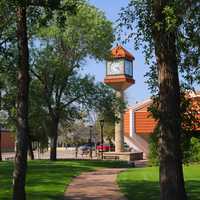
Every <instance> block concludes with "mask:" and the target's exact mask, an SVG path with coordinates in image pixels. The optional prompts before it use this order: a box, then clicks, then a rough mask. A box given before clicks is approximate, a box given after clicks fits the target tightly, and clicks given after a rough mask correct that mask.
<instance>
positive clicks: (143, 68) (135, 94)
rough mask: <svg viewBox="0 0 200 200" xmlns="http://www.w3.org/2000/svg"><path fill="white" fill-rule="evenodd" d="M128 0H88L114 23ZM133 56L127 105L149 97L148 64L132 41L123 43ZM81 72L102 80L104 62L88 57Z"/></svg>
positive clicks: (126, 92)
mask: <svg viewBox="0 0 200 200" xmlns="http://www.w3.org/2000/svg"><path fill="white" fill-rule="evenodd" d="M128 1H129V0H89V2H90V4H92V5H94V6H95V7H97V8H98V9H100V10H102V11H103V12H104V13H105V15H106V17H107V18H108V19H109V20H110V21H112V22H113V23H115V21H116V20H117V19H118V13H119V12H120V9H121V8H122V7H125V6H126V5H127V4H128ZM123 46H124V47H125V48H126V49H127V50H128V51H129V52H130V53H132V54H133V55H134V57H135V61H134V62H133V78H134V79H135V84H134V85H132V86H131V87H130V88H128V89H127V90H126V91H125V99H126V100H127V101H128V104H129V105H134V104H135V103H136V102H140V101H142V100H145V99H147V98H149V97H150V92H149V91H148V88H147V84H145V78H144V74H145V73H146V72H147V71H148V66H147V65H145V62H144V55H143V54H142V52H141V50H138V51H135V50H134V49H133V43H129V44H126V45H123ZM83 73H89V74H90V75H92V76H94V77H95V79H96V81H100V82H103V80H104V76H105V62H98V63H97V62H95V60H91V59H88V60H87V62H86V64H85V66H84V70H83Z"/></svg>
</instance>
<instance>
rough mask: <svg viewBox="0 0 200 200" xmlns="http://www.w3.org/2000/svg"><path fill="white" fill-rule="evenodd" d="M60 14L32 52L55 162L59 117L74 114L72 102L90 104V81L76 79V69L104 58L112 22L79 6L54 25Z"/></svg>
mask: <svg viewBox="0 0 200 200" xmlns="http://www.w3.org/2000/svg"><path fill="white" fill-rule="evenodd" d="M59 14H60V12H59V11H58V12H56V13H55V15H54V16H53V17H52V20H51V21H50V22H49V25H48V26H47V27H46V28H44V27H41V28H40V29H39V33H38V37H40V42H41V44H42V46H43V48H42V49H41V51H39V52H37V51H36V52H35V55H34V52H33V56H32V57H33V58H34V57H35V59H34V63H35V65H34V66H33V69H32V73H33V75H34V76H35V78H37V79H38V80H39V81H40V83H41V88H43V97H44V99H45V106H46V107H47V109H48V113H49V115H50V119H51V124H52V125H53V126H52V129H51V137H50V138H51V153H50V159H51V160H56V146H57V138H58V124H59V122H60V120H61V118H63V117H62V116H61V115H62V114H64V113H66V109H68V110H67V112H68V114H72V113H74V114H75V113H77V112H75V110H74V109H77V106H76V107H74V104H75V103H76V104H77V103H78V104H79V105H81V106H83V105H84V104H87V105H89V104H91V105H92V102H91V101H92V99H93V97H94V95H93V93H94V91H95V87H94V83H93V80H92V79H90V78H89V77H87V76H86V77H85V78H80V77H78V76H77V75H76V74H77V70H78V69H79V68H80V66H81V64H82V63H83V62H84V60H85V58H86V57H87V56H91V57H94V58H96V59H103V58H105V57H106V56H107V55H108V52H109V49H110V47H111V43H112V41H113V38H114V37H113V33H112V26H111V23H110V22H109V21H108V20H107V19H106V18H105V16H104V15H103V13H102V12H100V11H98V10H97V9H95V8H94V7H91V6H89V5H87V4H82V5H80V6H79V8H78V9H77V11H76V16H70V15H69V14H67V13H63V15H62V17H63V18H62V20H64V21H63V24H64V25H63V26H60V22H57V18H58V17H59ZM72 111H73V112H72ZM65 117H66V116H65ZM68 117H69V116H68Z"/></svg>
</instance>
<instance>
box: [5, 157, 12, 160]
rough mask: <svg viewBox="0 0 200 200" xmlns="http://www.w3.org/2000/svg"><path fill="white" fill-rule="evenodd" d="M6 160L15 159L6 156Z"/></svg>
mask: <svg viewBox="0 0 200 200" xmlns="http://www.w3.org/2000/svg"><path fill="white" fill-rule="evenodd" d="M5 160H14V157H6V158H5Z"/></svg>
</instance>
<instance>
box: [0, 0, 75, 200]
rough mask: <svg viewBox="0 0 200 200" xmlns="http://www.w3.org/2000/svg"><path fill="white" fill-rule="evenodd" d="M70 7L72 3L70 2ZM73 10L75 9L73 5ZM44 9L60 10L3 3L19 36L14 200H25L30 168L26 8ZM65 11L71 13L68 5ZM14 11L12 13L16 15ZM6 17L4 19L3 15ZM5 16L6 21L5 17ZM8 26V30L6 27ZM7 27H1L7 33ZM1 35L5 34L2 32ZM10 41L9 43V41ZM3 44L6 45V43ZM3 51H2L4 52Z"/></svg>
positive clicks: (57, 3) (32, 2)
mask: <svg viewBox="0 0 200 200" xmlns="http://www.w3.org/2000/svg"><path fill="white" fill-rule="evenodd" d="M68 3H69V2H68ZM72 4H73V8H74V7H75V6H74V5H75V4H74V2H73V3H72ZM30 5H31V6H44V7H49V8H51V9H55V8H57V9H58V8H59V6H60V1H59V0H58V1H44V0H40V1H37V0H30V1H28V0H27V1H25V0H24V1H10V2H6V1H1V4H0V6H1V8H3V11H5V9H7V8H9V7H10V6H11V7H12V8H14V10H16V32H17V39H16V40H17V43H18V67H17V74H18V76H17V82H18V91H17V135H16V156H15V170H14V174H13V199H16V200H17V199H20V200H24V199H26V196H25V177H26V168H27V146H28V145H27V143H28V92H29V90H28V89H29V49H28V38H27V8H28V7H29V6H30ZM65 5H66V7H65V8H63V7H62V8H63V9H65V10H69V9H72V7H70V8H69V7H68V6H67V3H66V4H65ZM14 10H13V11H14ZM4 16H5V15H4ZM4 16H3V17H4ZM6 26H9V25H7V24H6ZM6 26H3V27H1V28H2V29H5V28H6ZM1 32H2V30H1ZM6 40H7V39H6ZM3 42H4V41H3ZM1 50H2V48H1Z"/></svg>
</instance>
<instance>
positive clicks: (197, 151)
mask: <svg viewBox="0 0 200 200" xmlns="http://www.w3.org/2000/svg"><path fill="white" fill-rule="evenodd" d="M190 149H191V153H190V157H188V158H189V161H191V162H200V139H199V138H194V137H193V138H192V139H191V147H190Z"/></svg>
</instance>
